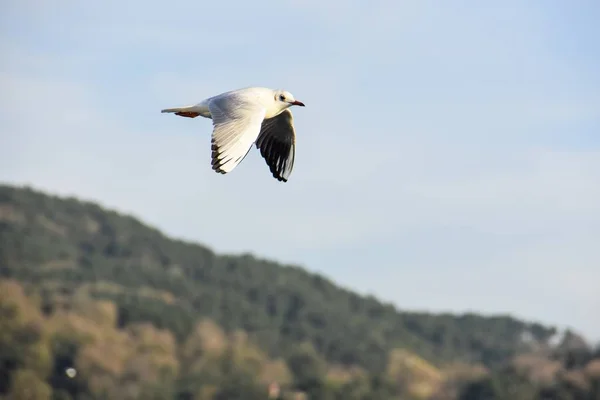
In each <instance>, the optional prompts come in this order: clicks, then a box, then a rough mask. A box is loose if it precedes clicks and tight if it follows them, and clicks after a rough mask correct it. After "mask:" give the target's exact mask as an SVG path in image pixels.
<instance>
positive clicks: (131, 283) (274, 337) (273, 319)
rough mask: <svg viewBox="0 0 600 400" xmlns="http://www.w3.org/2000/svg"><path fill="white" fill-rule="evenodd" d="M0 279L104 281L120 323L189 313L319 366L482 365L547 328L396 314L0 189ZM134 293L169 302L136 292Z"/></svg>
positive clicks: (271, 268) (61, 203)
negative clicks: (392, 360)
mask: <svg viewBox="0 0 600 400" xmlns="http://www.w3.org/2000/svg"><path fill="white" fill-rule="evenodd" d="M0 204H2V207H3V209H4V210H6V211H4V213H5V214H6V216H5V217H4V218H3V220H2V221H0V224H1V225H0V243H1V244H2V245H1V246H0V249H1V250H0V265H2V266H3V268H2V271H1V272H2V275H3V276H5V277H15V278H18V279H20V280H23V281H27V282H33V283H39V284H40V285H42V286H43V282H48V281H60V282H62V283H63V284H64V287H65V289H64V290H73V289H74V288H76V287H77V286H78V285H81V284H83V283H95V282H99V281H105V282H111V283H114V284H116V285H117V286H118V287H121V289H122V291H121V293H102V292H101V290H100V291H98V292H97V293H96V295H97V296H101V297H105V298H108V299H111V300H113V301H115V302H116V303H117V305H118V306H119V311H120V312H119V318H120V320H121V323H122V324H127V323H130V322H136V321H151V322H152V323H153V324H155V325H157V326H159V327H165V328H168V329H170V330H172V331H173V332H174V333H176V335H177V337H178V338H179V339H181V338H183V337H185V336H186V335H187V334H188V333H189V332H190V329H191V328H192V326H193V325H194V319H195V318H197V317H208V318H211V319H213V320H215V321H216V322H217V323H218V324H219V325H220V326H222V327H224V328H225V329H226V330H235V329H242V330H244V331H246V332H248V333H249V334H250V335H252V336H253V337H254V338H255V339H256V340H257V341H258V342H259V343H260V345H261V347H263V348H265V349H267V351H268V352H269V354H270V355H272V356H284V357H285V356H287V355H289V354H290V352H291V351H292V350H293V348H294V346H295V344H296V343H297V342H299V341H300V342H304V341H308V342H310V343H311V344H312V345H313V346H314V348H315V349H316V351H317V352H319V354H322V355H323V357H324V358H325V359H326V360H327V361H329V362H335V363H341V364H344V365H352V364H358V365H361V366H363V367H365V368H368V369H373V370H382V369H383V368H384V366H385V363H386V357H387V353H388V351H389V350H390V349H392V348H394V347H398V346H400V347H405V348H410V349H412V350H414V351H416V352H418V353H419V354H420V355H421V356H423V357H425V358H427V359H429V360H432V361H450V360H457V359H461V360H464V361H469V362H483V363H484V364H486V365H489V366H492V365H495V364H498V363H500V362H502V361H503V360H506V359H509V358H510V357H511V356H512V355H514V354H516V352H518V351H519V350H520V348H521V335H522V334H523V333H524V332H529V333H531V335H533V336H534V337H536V338H538V340H540V341H544V340H546V339H547V338H548V337H549V336H551V335H552V334H553V333H554V329H553V328H547V327H543V326H541V325H538V324H528V323H524V322H522V321H518V320H515V319H513V318H510V317H494V318H484V317H480V316H477V315H474V314H466V315H463V316H452V315H432V314H423V313H407V312H399V311H398V310H396V309H395V308H394V307H392V306H391V305H388V304H382V303H381V302H379V301H377V300H376V299H374V298H373V297H370V296H369V297H361V296H358V295H356V294H354V293H352V292H349V291H346V290H343V289H341V288H339V287H336V286H335V285H334V284H333V283H331V282H330V281H329V280H327V279H325V278H323V277H321V276H319V275H316V274H310V273H308V272H306V271H304V270H302V269H300V268H297V267H292V266H282V265H278V264H275V263H272V262H269V261H266V260H261V259H257V258H255V257H253V256H251V255H242V256H218V255H215V254H214V253H213V252H212V251H211V250H209V249H207V248H205V247H203V246H200V245H197V244H191V243H186V242H183V241H179V240H173V239H169V238H167V237H165V236H163V235H162V234H161V233H160V232H158V231H157V230H155V229H152V228H149V227H147V226H145V225H143V224H142V223H141V222H139V221H138V220H136V219H134V218H131V217H128V216H122V215H119V214H117V213H115V212H112V211H107V210H104V209H102V208H100V207H99V206H97V205H95V204H91V203H85V202H80V201H78V200H76V199H62V198H58V197H53V196H48V195H45V194H42V193H39V192H36V191H33V190H31V189H17V188H13V187H9V186H0ZM144 288H153V289H155V290H158V291H162V292H165V293H169V294H171V295H172V296H174V298H175V299H176V301H175V302H173V303H172V304H165V303H164V301H161V300H160V299H149V298H147V297H143V296H141V295H140V293H139V291H140V290H142V289H144Z"/></svg>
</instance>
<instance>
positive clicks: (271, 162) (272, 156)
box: [256, 110, 296, 182]
mask: <svg viewBox="0 0 600 400" xmlns="http://www.w3.org/2000/svg"><path fill="white" fill-rule="evenodd" d="M256 148H257V149H259V150H260V154H261V155H262V156H263V158H264V159H265V161H266V162H267V165H268V166H269V169H270V170H271V173H272V174H273V177H275V178H276V179H277V180H279V181H283V182H287V180H288V178H289V176H290V174H291V173H292V169H293V168H294V157H295V155H296V132H295V130H294V117H293V116H292V112H291V111H290V110H285V111H283V112H281V113H280V114H279V115H277V116H275V117H273V118H269V119H265V120H264V121H263V122H262V127H261V129H260V135H259V136H258V140H257V141H256Z"/></svg>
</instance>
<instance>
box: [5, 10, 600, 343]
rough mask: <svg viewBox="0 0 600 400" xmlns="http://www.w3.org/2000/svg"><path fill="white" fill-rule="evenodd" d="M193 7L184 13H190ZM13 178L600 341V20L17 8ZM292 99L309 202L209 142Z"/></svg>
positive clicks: (403, 303) (393, 288) (496, 14)
mask: <svg viewBox="0 0 600 400" xmlns="http://www.w3.org/2000/svg"><path fill="white" fill-rule="evenodd" d="M175 4H176V5H175ZM0 7H1V10H0V11H1V12H0V33H1V35H0V50H1V52H2V54H3V60H2V62H1V63H0V83H1V87H2V94H1V95H0V127H1V130H0V132H1V133H0V134H1V137H0V140H1V146H0V180H2V181H5V182H11V183H19V184H22V183H27V184H30V185H33V186H35V187H37V188H40V189H44V190H48V191H51V192H53V193H60V194H73V195H77V196H79V197H82V198H85V199H90V200H95V201H99V202H100V203H102V204H103V205H105V206H107V207H110V208H115V209H118V210H120V211H124V212H129V213H133V214H134V215H136V216H138V217H139V218H142V219H143V220H144V221H147V222H148V223H150V224H153V225H155V226H157V227H159V228H160V229H162V230H163V231H164V232H166V233H168V234H169V235H173V236H177V237H183V238H186V239H193V240H197V241H200V242H202V243H204V244H207V245H209V246H211V247H213V248H214V249H215V250H217V251H219V252H246V251H250V252H252V253H255V254H257V255H260V256H261V257H267V258H271V259H275V260H279V261H282V262H285V263H293V264H299V265H302V266H304V267H306V268H308V269H310V270H314V271H319V272H321V273H323V274H325V275H326V276H328V277H330V278H332V279H333V280H334V281H336V282H337V283H339V284H341V285H344V286H346V287H349V288H352V289H355V290H357V291H359V292H361V293H371V294H374V295H376V296H377V297H379V298H380V299H382V300H385V301H391V302H393V303H395V304H396V305H397V306H398V307H399V308H402V309H412V310H430V311H455V312H462V311H472V310H474V311H479V312H483V313H486V314H489V313H510V314H513V315H515V316H518V317H523V318H528V319H534V320H538V321H542V322H548V323H552V324H557V325H558V326H560V327H564V326H569V327H573V328H575V329H577V330H579V331H581V332H583V333H585V334H586V335H587V336H588V337H590V338H594V339H600V319H599V318H597V315H598V310H600V290H599V289H598V288H599V287H600V285H599V284H598V282H600V246H599V245H598V244H599V243H600V74H599V73H598V71H600V25H599V24H598V23H597V21H599V20H600V3H598V2H597V1H584V0H580V1H574V2H570V3H568V2H564V1H550V0H545V1H542V0H536V1H534V0H532V1H528V2H524V1H516V0H510V1H504V2H501V3H491V2H472V1H471V2H467V1H452V2H450V1H440V0H438V1H424V0H419V1H416V0H415V1H372V2H358V1H346V0H345V1H341V0H339V1H338V0H332V1H329V2H327V3H321V2H318V1H316V0H278V1H264V2H246V1H241V0H236V1H222V2H198V1H188V0H183V1H180V2H178V3H169V4H167V3H165V2H152V1H139V0H131V1H128V2H116V1H112V0H108V1H104V2H80V1H74V0H73V1H68V0H57V1H54V2H52V3H50V2H38V1H31V0H19V1H17V0H8V1H4V2H3V3H2V6H0ZM254 85H257V86H267V87H274V88H285V89H287V90H289V91H291V92H292V93H293V94H294V95H295V96H296V98H298V99H300V100H302V101H303V102H305V103H306V105H307V107H306V108H303V109H302V108H299V109H295V110H294V112H295V114H294V115H295V122H296V128H297V135H298V139H297V141H298V145H297V156H296V164H295V169H294V171H293V173H292V176H291V178H290V181H289V182H288V183H286V184H281V183H279V182H277V181H276V180H274V179H273V178H272V177H271V175H270V173H269V170H268V168H267V166H266V164H265V163H264V161H263V159H262V158H261V157H260V155H259V154H258V152H257V151H256V150H253V151H252V152H251V153H250V154H249V155H248V157H247V158H246V159H245V160H244V162H243V163H242V164H240V166H238V167H237V168H236V169H235V170H234V171H233V172H232V173H231V174H228V175H219V174H216V173H214V172H213V171H212V170H211V169H210V132H211V124H210V121H208V120H205V119H194V120H191V119H186V118H178V117H174V116H172V115H165V114H161V113H160V109H162V108H165V107H171V106H177V105H185V104H189V103H194V102H198V101H200V100H202V99H204V98H206V97H209V96H211V95H214V94H217V93H220V92H223V91H226V90H230V89H235V88H239V87H245V86H254Z"/></svg>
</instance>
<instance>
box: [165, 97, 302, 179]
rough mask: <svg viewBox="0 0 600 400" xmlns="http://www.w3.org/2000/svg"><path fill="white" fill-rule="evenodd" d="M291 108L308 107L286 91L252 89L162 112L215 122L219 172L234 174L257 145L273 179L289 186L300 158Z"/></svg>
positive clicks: (214, 147) (215, 163)
mask: <svg viewBox="0 0 600 400" xmlns="http://www.w3.org/2000/svg"><path fill="white" fill-rule="evenodd" d="M291 106H302V107H304V103H302V102H301V101H298V100H296V99H295V98H294V96H293V95H292V94H291V93H290V92H288V91H285V90H273V89H268V88H262V87H248V88H243V89H238V90H233V91H229V92H225V93H221V94H219V95H217V96H213V97H209V98H208V99H206V100H203V101H201V102H200V103H198V104H194V105H191V106H185V107H176V108H167V109H164V110H161V112H163V113H175V115H179V116H182V117H188V118H196V117H198V116H202V117H204V118H210V119H212V122H213V131H212V140H211V144H212V146H211V147H212V156H211V158H212V169H213V170H215V171H216V172H218V173H221V174H226V173H228V172H231V171H232V170H233V169H234V168H235V167H236V166H237V165H238V164H239V163H240V162H242V160H243V159H244V158H245V157H246V155H247V154H248V152H249V151H250V149H251V148H252V145H253V144H256V148H257V149H259V150H260V154H261V155H262V156H263V158H264V159H265V161H266V162H267V165H268V166H269V169H270V170H271V173H272V174H273V177H274V178H276V179H277V180H279V181H283V182H287V180H288V178H289V176H290V174H291V172H292V168H293V167H294V157H295V155H296V147H295V146H296V132H295V130H294V118H293V116H292V112H291V111H290V110H289V107H291Z"/></svg>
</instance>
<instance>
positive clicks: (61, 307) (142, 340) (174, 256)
mask: <svg viewBox="0 0 600 400" xmlns="http://www.w3.org/2000/svg"><path fill="white" fill-rule="evenodd" d="M0 279H2V287H1V288H0V303H1V304H0V358H1V359H0V369H1V370H0V398H6V399H29V398H31V399H38V398H40V399H46V398H52V399H65V400H67V399H73V400H75V399H109V398H111V399H119V398H127V399H134V398H143V399H154V398H156V399H236V398H243V399H250V400H251V399H253V398H261V399H265V398H267V396H268V395H269V388H270V389H271V391H272V393H271V394H272V397H273V396H275V389H276V388H277V387H278V388H279V389H280V394H279V396H280V397H281V398H301V396H305V397H306V398H308V399H400V400H402V399H431V400H445V399H460V400H464V399H508V398H511V399H513V398H514V399H517V400H518V399H521V398H522V399H574V400H580V399H581V400H590V399H594V400H598V398H597V397H598V377H597V375H598V374H597V371H598V369H599V368H598V359H599V358H600V355H599V354H598V351H596V350H593V349H590V348H589V347H588V345H587V344H586V343H584V342H583V341H582V340H581V339H580V338H579V337H578V336H577V335H576V334H575V333H570V334H568V335H566V336H565V338H564V340H563V343H562V344H561V345H560V346H558V348H556V347H554V346H553V345H551V344H550V339H551V338H552V337H553V336H554V335H555V334H556V330H555V329H554V328H552V327H546V326H543V325H540V324H536V323H528V322H524V321H519V320H516V319H514V318H511V317H508V316H498V317H482V316H478V315H475V314H466V315H460V316H455V315H449V314H444V315H433V314H425V313H408V312H400V311H398V310H397V309H396V308H394V307H393V306H391V305H389V304H383V303H381V302H379V301H377V300H376V299H374V298H373V297H365V296H359V295H357V294H355V293H352V292H350V291H347V290H343V289H341V288H339V287H337V286H335V285H334V284H333V283H332V282H330V281H328V280H327V279H325V278H323V277H321V276H319V275H316V274H310V273H307V272H306V271H304V270H302V269H301V268H298V267H293V266H282V265H279V264H276V263H272V262H269V261H266V260H262V259H258V258H256V257H253V256H251V255H243V256H221V255H216V254H214V253H213V252H212V251H211V250H209V249H207V248H205V247H203V246H200V245H197V244H192V243H186V242H183V241H178V240H172V239H169V238H167V237H165V236H164V235H162V234H161V233H160V232H159V231H157V230H155V229H152V228H150V227H147V226H145V225H143V224H142V223H140V222H139V221H137V220H136V219H134V218H131V217H128V216H123V215H120V214H117V213H115V212H112V211H108V210H105V209H103V208H101V207H99V206H98V205H95V204H92V203H85V202H80V201H79V200H77V199H65V198H59V197H54V196H48V195H45V194H43V193H39V192H36V191H33V190H31V189H23V188H15V187H10V186H1V185H0ZM69 368H74V370H75V371H77V374H76V375H75V376H74V377H69V376H68V375H67V371H71V370H70V369H69ZM71 372H72V371H71ZM274 384H276V385H277V386H273V385H274ZM119 396H120V397H119ZM298 396H300V397H298ZM511 396H512V397H511ZM515 396H517V397H515ZM594 396H596V397H594ZM275 398H276V397H275Z"/></svg>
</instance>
